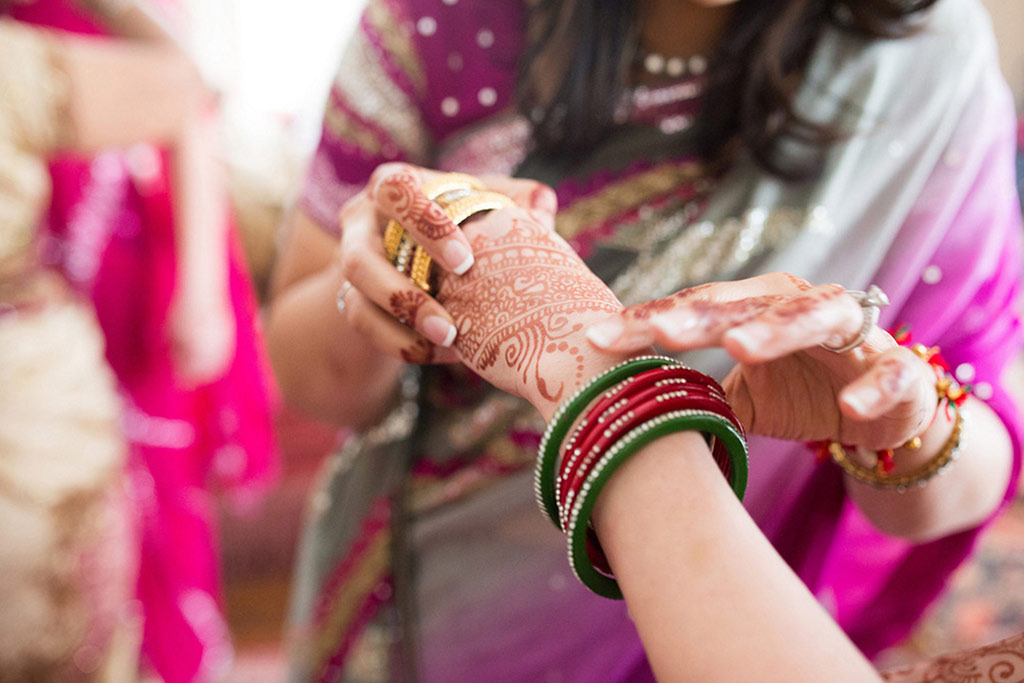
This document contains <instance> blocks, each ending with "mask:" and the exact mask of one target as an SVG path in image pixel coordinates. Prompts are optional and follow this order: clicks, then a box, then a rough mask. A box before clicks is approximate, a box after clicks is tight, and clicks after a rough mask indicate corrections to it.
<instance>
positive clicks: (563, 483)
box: [534, 356, 747, 598]
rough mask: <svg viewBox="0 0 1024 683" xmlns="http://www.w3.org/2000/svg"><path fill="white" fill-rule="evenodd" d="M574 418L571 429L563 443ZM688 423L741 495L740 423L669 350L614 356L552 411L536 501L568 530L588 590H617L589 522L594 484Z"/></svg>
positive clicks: (615, 593) (703, 378)
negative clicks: (617, 359)
mask: <svg viewBox="0 0 1024 683" xmlns="http://www.w3.org/2000/svg"><path fill="white" fill-rule="evenodd" d="M588 406H590V407H589V409H587V407H588ZM584 410H586V412H585V414H584ZM573 423H577V426H576V429H575V430H573V433H572V436H571V437H570V438H569V439H568V440H567V441H566V443H565V445H564V447H563V446H562V442H563V441H564V440H565V438H566V436H567V435H568V434H569V431H570V429H571V427H572V425H573ZM692 430H696V431H700V432H701V433H703V434H704V437H705V439H707V440H708V445H709V446H710V448H711V451H712V455H713V456H714V458H715V461H716V463H717V464H718V466H719V468H720V469H721V470H722V473H723V475H725V477H726V478H727V479H728V481H729V484H730V486H731V487H732V489H733V491H734V492H735V493H736V495H737V497H739V498H740V499H742V497H743V493H744V491H745V490H746V483H747V450H746V442H745V438H744V433H743V428H742V426H741V425H740V423H739V421H738V420H737V419H736V416H735V414H734V413H733V411H732V408H731V407H730V406H729V404H728V403H727V402H726V400H725V393H724V391H723V390H722V388H721V386H719V385H718V383H717V382H715V380H713V379H712V378H710V377H708V376H707V375H704V374H702V373H700V372H697V371H696V370H692V369H690V368H687V367H684V366H683V365H681V364H680V363H679V362H678V361H676V360H674V359H672V358H667V357H662V356H642V357H639V358H633V359H631V360H628V361H625V362H623V363H620V364H619V365H617V366H615V367H614V368H612V369H610V370H608V371H607V372H604V373H602V374H601V375H598V376H597V377H594V378H593V379H591V380H590V381H589V382H588V383H587V384H585V385H583V386H582V387H580V389H579V390H577V392H576V393H575V394H574V395H573V396H572V397H571V398H569V399H568V400H567V401H565V402H564V403H563V404H562V405H561V406H559V408H558V410H557V411H556V412H555V414H554V416H553V417H552V419H551V422H550V424H549V425H548V429H547V431H546V432H545V434H544V437H543V438H542V440H541V444H540V453H539V457H538V460H537V468H536V471H535V478H534V486H535V492H536V494H537V501H538V504H539V505H540V507H541V509H542V511H543V512H544V513H545V514H546V515H547V516H548V518H549V519H551V521H552V522H553V523H554V524H556V525H557V526H558V527H559V528H560V529H562V531H564V532H565V533H566V534H567V535H568V546H569V563H570V565H571V566H572V569H573V572H574V573H575V574H576V576H577V577H578V578H579V579H580V581H582V582H583V584H584V585H586V586H587V587H588V588H590V589H591V590H593V591H594V592H595V593H597V594H599V595H603V596H605V597H609V598H621V597H622V593H621V591H620V590H619V587H618V584H617V583H616V582H615V579H614V578H613V577H612V576H611V573H612V572H611V568H610V567H609V566H608V561H607V559H606V558H605V557H604V553H603V552H602V551H601V548H600V544H599V543H598V541H597V537H596V535H595V534H594V532H593V529H592V528H591V525H590V515H591V513H592V511H593V508H594V504H595V502H596V500H597V498H598V496H599V495H600V493H601V489H602V488H603V487H604V484H605V483H606V482H607V481H608V479H609V478H610V477H611V476H612V474H613V473H614V472H615V470H616V469H617V468H618V467H619V466H621V465H622V464H623V463H624V462H625V461H626V460H627V459H628V458H629V457H630V456H631V455H633V454H634V453H635V452H636V451H638V450H639V449H640V448H642V447H643V446H645V445H647V444H648V443H650V442H651V441H653V440H655V439H657V438H659V437H661V436H664V435H666V434H670V433H673V432H680V431H692Z"/></svg>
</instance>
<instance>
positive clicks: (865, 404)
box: [843, 387, 882, 415]
mask: <svg viewBox="0 0 1024 683" xmlns="http://www.w3.org/2000/svg"><path fill="white" fill-rule="evenodd" d="M881 398H882V394H881V393H880V392H879V391H878V389H875V388H874V387H861V388H860V389H857V390H856V391H849V392H847V393H846V394H845V395H844V396H843V400H844V401H846V405H848V406H850V407H851V408H853V410H854V412H856V413H857V414H859V415H867V414H868V411H870V410H871V407H872V406H873V405H875V404H876V403H878V401H879V400H881Z"/></svg>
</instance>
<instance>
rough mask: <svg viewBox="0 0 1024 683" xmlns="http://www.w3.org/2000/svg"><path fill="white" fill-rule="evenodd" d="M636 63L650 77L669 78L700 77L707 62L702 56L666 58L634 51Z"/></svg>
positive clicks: (651, 53)
mask: <svg viewBox="0 0 1024 683" xmlns="http://www.w3.org/2000/svg"><path fill="white" fill-rule="evenodd" d="M636 63H637V64H639V65H640V66H641V67H643V70H644V71H646V72H647V73H649V74H651V75H652V76H668V77H669V78H682V77H683V76H700V75H701V74H703V73H704V72H705V71H707V69H708V60H707V58H706V57H704V56H703V55H693V56H692V57H688V58H687V57H674V56H673V57H666V56H665V55H663V54H659V53H657V52H648V51H646V50H642V49H638V50H637V51H636Z"/></svg>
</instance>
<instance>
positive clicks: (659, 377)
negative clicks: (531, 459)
mask: <svg viewBox="0 0 1024 683" xmlns="http://www.w3.org/2000/svg"><path fill="white" fill-rule="evenodd" d="M683 385H685V386H686V387H687V388H691V387H692V388H693V389H694V390H697V389H698V388H700V389H710V390H711V391H713V392H715V393H717V394H718V395H720V396H721V397H722V398H723V400H724V398H725V392H724V390H723V389H722V387H721V385H719V384H718V382H716V381H715V380H714V379H713V378H712V377H709V376H708V375H705V374H704V373H702V372H698V371H697V370H694V369H692V368H687V367H684V366H680V365H673V366H665V367H660V368H654V369H651V370H647V371H645V372H641V373H639V374H637V375H634V376H633V377H629V378H627V379H625V380H623V381H622V382H620V383H618V384H617V385H615V386H614V387H612V388H611V389H609V390H608V391H606V392H605V393H604V394H603V395H602V396H601V397H600V399H599V400H598V401H597V402H596V403H595V404H594V405H593V406H592V407H591V408H590V409H589V410H587V412H586V413H585V414H584V416H583V419H582V420H580V423H579V425H577V427H576V428H575V430H573V433H572V436H571V437H570V438H569V440H568V441H567V442H566V444H565V446H564V447H563V448H562V457H561V459H560V463H559V465H558V470H559V471H563V470H565V469H566V468H575V466H576V461H577V460H578V459H579V454H580V453H581V452H585V451H583V450H582V449H580V448H577V447H576V444H577V443H579V442H580V440H581V439H585V438H586V434H588V433H589V432H590V431H591V430H592V429H595V428H596V424H597V422H598V421H599V420H600V418H601V416H602V415H603V414H604V413H605V412H606V411H608V410H609V409H610V408H612V407H614V406H620V407H621V405H625V404H624V403H623V402H624V401H628V400H629V399H630V397H632V396H633V395H635V394H637V393H638V392H641V391H643V390H644V389H647V388H649V387H653V386H661V387H671V386H679V387H681V386H683ZM665 390H666V391H669V390H671V389H665ZM564 481H565V480H564V478H563V477H561V476H559V477H556V478H555V493H556V497H561V493H562V491H561V490H562V484H563V483H564Z"/></svg>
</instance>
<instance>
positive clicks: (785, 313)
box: [771, 285, 846, 323]
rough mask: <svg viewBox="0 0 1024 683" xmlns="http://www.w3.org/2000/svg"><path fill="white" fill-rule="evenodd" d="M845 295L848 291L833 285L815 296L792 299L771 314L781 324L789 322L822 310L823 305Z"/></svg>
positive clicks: (814, 294)
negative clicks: (819, 309) (818, 309)
mask: <svg viewBox="0 0 1024 683" xmlns="http://www.w3.org/2000/svg"><path fill="white" fill-rule="evenodd" d="M845 294H846V290H845V289H843V288H842V287H840V286H839V285H831V286H828V287H824V288H822V289H820V290H819V291H817V292H814V293H813V294H809V295H806V296H800V297H798V298H795V299H791V300H790V301H789V302H786V303H784V304H782V305H781V306H778V307H777V308H775V309H774V310H773V311H772V312H771V315H772V317H773V318H775V319H776V320H778V321H779V322H783V323H785V322H789V321H791V320H794V319H796V318H799V317H801V316H803V315H805V314H807V313H810V312H811V311H813V310H815V309H817V308H821V307H822V305H823V304H827V303H828V302H830V301H835V300H836V299H838V298H839V297H841V296H843V295H845Z"/></svg>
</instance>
